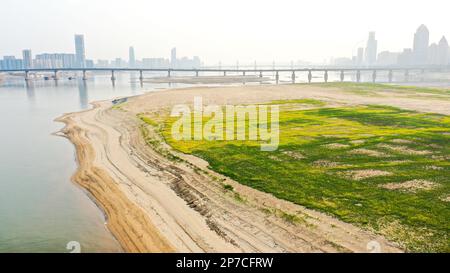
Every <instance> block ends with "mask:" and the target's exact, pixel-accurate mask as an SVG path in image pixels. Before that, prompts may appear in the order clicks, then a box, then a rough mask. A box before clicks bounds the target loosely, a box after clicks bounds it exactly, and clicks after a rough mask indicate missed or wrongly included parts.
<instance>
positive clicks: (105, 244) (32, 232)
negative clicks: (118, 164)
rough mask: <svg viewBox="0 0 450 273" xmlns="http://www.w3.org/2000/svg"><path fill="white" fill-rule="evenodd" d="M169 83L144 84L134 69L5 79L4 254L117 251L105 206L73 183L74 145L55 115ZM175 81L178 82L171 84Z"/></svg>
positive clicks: (0, 133) (0, 171)
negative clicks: (114, 74)
mask: <svg viewBox="0 0 450 273" xmlns="http://www.w3.org/2000/svg"><path fill="white" fill-rule="evenodd" d="M167 87H168V85H167V84H152V85H144V86H143V87H141V86H140V83H139V82H138V81H137V80H136V77H135V76H134V75H130V74H125V73H124V74H120V75H118V78H117V81H116V82H115V86H113V85H112V82H111V80H110V76H109V75H108V76H107V75H104V76H101V75H100V76H99V75H97V76H95V77H92V78H91V79H88V80H87V81H86V82H83V81H82V80H77V79H75V80H71V81H69V80H67V79H66V80H59V81H58V82H57V83H55V81H53V80H49V81H44V80H36V81H32V82H30V83H29V84H26V83H25V81H24V79H23V78H21V77H18V78H17V79H8V80H5V81H3V82H2V83H0V113H1V114H0V124H1V129H0V151H1V153H0V175H1V176H0V252H68V250H67V249H66V246H67V243H68V242H70V241H76V242H79V244H80V246H81V251H82V252H118V251H121V247H120V245H119V244H118V242H117V241H116V240H115V238H114V237H113V236H112V235H111V233H110V232H109V231H108V230H107V229H106V227H105V218H104V216H103V213H102V212H101V210H100V209H99V208H98V207H97V206H96V205H95V203H94V202H92V201H91V200H90V198H89V197H88V195H87V194H86V193H85V192H84V191H83V190H82V189H81V188H80V187H78V186H77V185H75V184H73V183H72V182H71V181H70V177H71V176H72V174H73V173H74V171H75V170H76V167H77V166H76V161H75V149H74V147H73V145H72V144H71V143H70V142H69V141H68V140H67V139H65V138H63V137H58V136H54V135H52V133H54V132H56V131H58V130H60V129H61V128H62V127H63V124H61V123H58V122H55V121H53V120H54V119H55V118H56V117H58V116H60V115H61V114H63V113H66V112H73V111H80V110H83V109H87V108H89V107H90V105H89V102H91V101H95V100H103V99H110V98H113V97H119V96H130V95H138V94H142V93H143V92H144V90H145V91H155V90H157V89H158V88H167ZM172 87H176V86H174V85H172Z"/></svg>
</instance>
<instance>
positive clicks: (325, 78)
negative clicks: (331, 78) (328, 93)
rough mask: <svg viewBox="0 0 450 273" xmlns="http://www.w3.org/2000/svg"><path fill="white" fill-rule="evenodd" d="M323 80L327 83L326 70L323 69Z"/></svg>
mask: <svg viewBox="0 0 450 273" xmlns="http://www.w3.org/2000/svg"><path fill="white" fill-rule="evenodd" d="M323 80H324V81H325V82H326V83H327V82H328V70H325V73H324V74H323Z"/></svg>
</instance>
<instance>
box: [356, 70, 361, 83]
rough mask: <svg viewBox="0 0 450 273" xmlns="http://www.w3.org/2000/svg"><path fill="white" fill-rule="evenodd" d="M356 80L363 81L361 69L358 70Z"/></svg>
mask: <svg viewBox="0 0 450 273" xmlns="http://www.w3.org/2000/svg"><path fill="white" fill-rule="evenodd" d="M356 82H361V70H357V71H356Z"/></svg>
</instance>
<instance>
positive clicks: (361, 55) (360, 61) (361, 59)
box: [356, 47, 364, 66]
mask: <svg viewBox="0 0 450 273" xmlns="http://www.w3.org/2000/svg"><path fill="white" fill-rule="evenodd" d="M363 62H364V48H362V47H360V48H358V54H357V55H356V65H358V66H360V65H362V64H363Z"/></svg>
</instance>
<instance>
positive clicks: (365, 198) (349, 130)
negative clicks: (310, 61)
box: [141, 85, 450, 252]
mask: <svg viewBox="0 0 450 273" xmlns="http://www.w3.org/2000/svg"><path fill="white" fill-rule="evenodd" d="M389 87H391V86H390V85H389ZM375 88H381V87H375ZM302 101H303V100H302ZM289 103H292V104H298V103H299V101H298V100H294V101H284V102H283V104H289ZM302 103H303V102H302ZM277 104H280V103H279V102H277ZM316 105H317V108H315V109H308V110H289V109H282V110H281V112H280V145H279V149H278V150H276V151H274V152H262V151H260V142H258V141H175V140H174V139H172V138H171V130H170V129H171V124H172V123H173V122H174V121H175V119H173V118H166V119H165V121H164V123H163V125H162V128H161V133H162V135H163V136H164V138H165V140H166V141H167V143H169V145H171V146H172V147H173V148H175V149H177V150H179V151H182V152H184V153H189V154H193V155H196V156H198V157H201V158H203V159H205V160H206V161H208V162H209V165H210V168H212V169H213V170H214V171H217V172H219V173H221V174H224V175H226V176H228V177H230V178H232V179H234V180H236V181H239V182H240V183H242V184H244V185H247V186H250V187H253V188H255V189H257V190H261V191H264V192H268V193H271V194H273V195H274V196H276V197H278V198H281V199H285V200H289V201H291V202H294V203H297V204H300V205H303V206H306V207H308V208H311V209H316V210H319V211H322V212H325V213H328V214H331V215H334V216H336V217H338V218H339V219H341V220H343V221H346V222H350V223H354V224H357V225H359V226H362V227H366V228H369V229H373V230H376V231H378V232H380V233H382V234H384V235H385V236H387V237H388V238H389V239H391V240H394V241H397V242H399V243H400V244H402V245H404V246H405V247H406V249H407V250H409V251H442V252H448V251H450V240H449V237H448V235H449V232H450V225H449V219H450V206H449V203H448V202H445V201H443V200H442V196H448V195H449V194H450V145H448V143H450V135H449V134H448V132H450V118H449V117H448V116H443V115H435V114H424V113H418V112H413V111H405V110H401V109H397V108H394V107H383V106H355V107H335V108H323V107H321V106H322V105H320V104H316ZM141 119H142V118H141ZM144 121H145V120H144ZM399 139H400V141H399ZM386 144H388V145H390V146H395V145H398V146H399V147H400V148H399V149H387V148H385V147H390V146H386ZM330 147H339V149H334V148H330ZM355 150H356V151H357V152H353V151H355ZM405 150H408V151H415V152H409V153H405V152H404V151H405ZM421 151H422V152H421ZM424 151H427V152H424ZM294 154H298V155H302V156H301V157H300V156H298V157H293V156H292V155H294ZM376 155H380V156H376ZM381 155H382V156H381ZM317 162H327V164H317ZM429 166H434V167H433V168H429ZM346 173H353V174H354V173H356V174H361V173H362V174H366V173H369V174H371V173H383V174H384V173H389V175H363V176H361V175H360V176H358V179H352V176H346V175H342V174H346ZM414 180H426V181H433V183H436V185H438V186H437V187H435V188H431V189H429V190H418V191H416V192H413V193H412V192H406V191H400V190H392V189H386V188H383V187H382V185H385V184H388V183H403V182H406V181H414ZM225 187H227V186H226V185H224V188H225ZM225 189H226V188H225ZM235 199H236V200H238V201H244V200H241V199H242V198H241V197H240V196H239V195H237V196H236V195H235ZM281 217H282V218H283V219H285V218H286V221H288V222H290V221H295V219H294V217H293V216H291V215H285V216H283V215H281ZM381 220H382V221H383V223H396V227H395V228H394V227H387V225H386V224H383V225H381V224H380V221H381ZM402 227H403V228H404V229H405V230H413V231H414V236H411V237H409V238H407V239H406V237H405V236H399V235H398V232H396V230H398V228H400V229H401V228H402Z"/></svg>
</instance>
